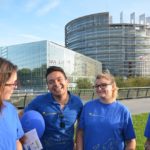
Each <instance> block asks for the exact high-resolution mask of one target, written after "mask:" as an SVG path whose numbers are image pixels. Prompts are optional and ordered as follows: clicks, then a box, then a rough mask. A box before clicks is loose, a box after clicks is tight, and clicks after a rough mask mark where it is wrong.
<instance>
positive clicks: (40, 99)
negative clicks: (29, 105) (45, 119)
mask: <svg viewBox="0 0 150 150" xmlns="http://www.w3.org/2000/svg"><path fill="white" fill-rule="evenodd" d="M49 98H50V93H46V94H42V95H38V96H36V97H35V98H34V99H33V100H32V101H31V102H33V103H39V102H43V101H44V100H47V99H49Z"/></svg>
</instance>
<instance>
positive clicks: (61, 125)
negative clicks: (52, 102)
mask: <svg viewBox="0 0 150 150" xmlns="http://www.w3.org/2000/svg"><path fill="white" fill-rule="evenodd" d="M58 116H59V118H60V127H61V128H65V126H66V125H65V122H64V121H63V118H64V115H63V114H62V113H58Z"/></svg>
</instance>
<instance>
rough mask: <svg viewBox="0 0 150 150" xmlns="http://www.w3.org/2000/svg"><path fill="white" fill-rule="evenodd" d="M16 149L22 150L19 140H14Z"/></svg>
mask: <svg viewBox="0 0 150 150" xmlns="http://www.w3.org/2000/svg"><path fill="white" fill-rule="evenodd" d="M16 149H17V150H23V149H22V144H21V142H20V141H19V140H17V141H16Z"/></svg>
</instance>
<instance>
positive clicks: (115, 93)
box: [96, 72, 118, 99]
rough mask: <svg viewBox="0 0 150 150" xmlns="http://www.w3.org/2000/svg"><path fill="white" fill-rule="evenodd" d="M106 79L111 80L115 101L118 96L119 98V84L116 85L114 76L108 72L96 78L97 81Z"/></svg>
mask: <svg viewBox="0 0 150 150" xmlns="http://www.w3.org/2000/svg"><path fill="white" fill-rule="evenodd" d="M102 78H103V79H106V80H109V81H110V82H111V84H112V88H113V91H112V98H113V99H116V98H117V96H118V87H117V84H116V81H115V78H114V76H113V75H112V74H110V73H107V72H103V73H100V74H98V75H97V76H96V80H97V79H102Z"/></svg>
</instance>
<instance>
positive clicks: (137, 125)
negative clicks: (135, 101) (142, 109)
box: [132, 113, 148, 150]
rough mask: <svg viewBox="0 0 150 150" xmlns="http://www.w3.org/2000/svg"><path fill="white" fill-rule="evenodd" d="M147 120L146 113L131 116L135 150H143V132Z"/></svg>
mask: <svg viewBox="0 0 150 150" xmlns="http://www.w3.org/2000/svg"><path fill="white" fill-rule="evenodd" d="M147 118H148V113H143V114H138V115H133V116H132V119H133V124H134V129H135V132H136V143H137V149H136V150H144V143H145V140H146V139H145V137H144V130H145V126H146V122H147Z"/></svg>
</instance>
